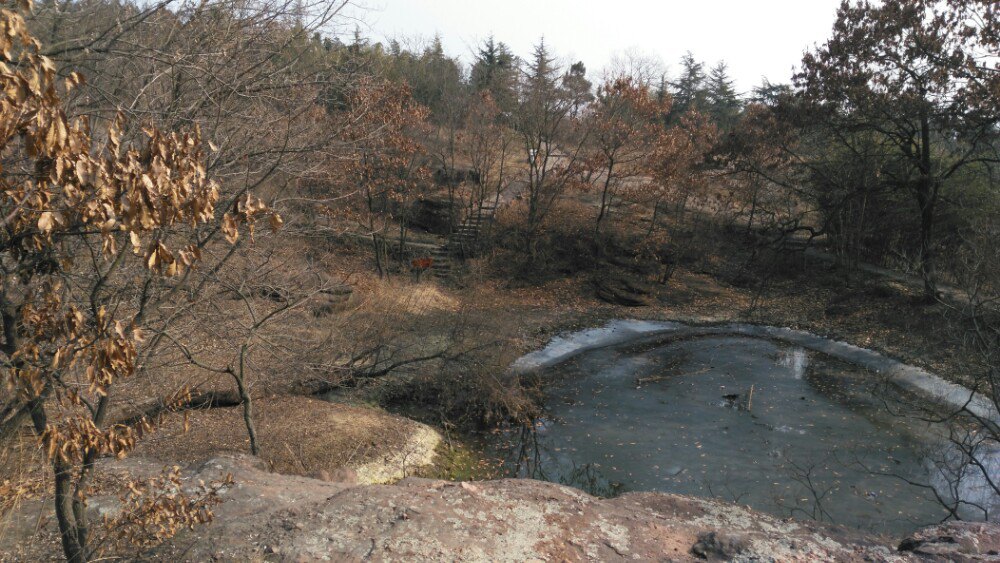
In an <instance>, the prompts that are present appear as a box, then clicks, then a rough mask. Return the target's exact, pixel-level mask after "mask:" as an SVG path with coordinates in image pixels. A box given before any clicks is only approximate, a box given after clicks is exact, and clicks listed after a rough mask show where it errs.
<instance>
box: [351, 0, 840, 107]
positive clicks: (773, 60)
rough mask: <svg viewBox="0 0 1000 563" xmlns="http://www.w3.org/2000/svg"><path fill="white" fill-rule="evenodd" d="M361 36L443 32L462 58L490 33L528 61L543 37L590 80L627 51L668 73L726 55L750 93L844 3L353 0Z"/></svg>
mask: <svg viewBox="0 0 1000 563" xmlns="http://www.w3.org/2000/svg"><path fill="white" fill-rule="evenodd" d="M355 1H356V3H357V4H358V5H359V6H361V8H352V10H351V15H353V16H356V17H359V18H360V21H361V23H360V25H361V29H362V32H363V33H365V34H366V35H368V36H369V37H371V38H372V39H374V40H376V41H384V40H386V39H389V38H399V39H405V38H422V39H424V40H427V39H428V38H431V37H433V36H434V34H435V33H439V34H440V35H441V38H442V41H443V43H444V46H445V50H446V51H447V53H448V54H449V55H452V56H458V57H461V58H462V60H464V61H466V62H468V61H469V60H470V59H471V57H472V54H473V52H474V50H475V48H476V46H477V44H478V43H479V42H480V41H482V40H483V39H485V38H486V37H488V36H489V35H490V34H491V33H492V34H494V35H495V36H496V39H497V40H498V41H503V42H504V43H507V44H508V45H510V46H511V48H512V49H513V50H514V52H515V54H516V55H518V56H520V57H527V56H528V55H529V54H530V53H531V46H532V45H533V44H534V43H536V42H537V41H538V38H539V37H541V36H544V37H545V41H546V43H547V44H548V45H549V46H550V47H551V49H552V50H553V51H554V52H555V54H556V55H558V56H559V57H560V58H561V59H563V60H566V61H570V60H572V61H575V60H582V61H583V62H584V63H585V64H586V65H587V69H588V72H589V73H590V74H591V76H592V77H596V76H598V74H599V70H600V69H602V68H603V67H605V66H606V65H607V64H608V63H609V61H610V60H611V59H612V57H613V56H614V55H616V54H621V53H624V52H626V51H633V52H638V53H642V54H644V55H646V56H655V57H658V58H659V59H661V60H662V61H663V63H664V64H665V65H666V67H667V71H668V73H673V72H675V71H676V69H677V66H678V65H677V61H678V60H679V59H680V57H681V55H683V54H684V52H685V51H688V50H690V51H691V52H693V53H694V54H695V56H696V57H697V58H698V59H699V60H703V61H705V62H706V63H707V64H708V66H712V65H714V64H715V63H716V62H717V61H719V60H721V59H724V60H725V61H726V62H727V63H729V70H730V73H731V74H732V76H733V77H734V78H735V79H736V82H737V87H738V88H739V89H740V90H741V91H746V90H749V89H750V88H752V87H753V86H755V85H757V84H759V83H760V82H761V77H763V76H766V77H767V78H769V79H770V80H771V81H772V82H787V81H789V79H790V78H791V74H792V67H793V66H795V65H797V64H798V62H799V61H800V60H801V58H802V53H803V51H805V50H806V49H808V48H810V47H811V46H813V45H814V44H818V43H822V42H823V41H824V40H825V39H826V38H827V37H828V36H829V35H830V32H831V29H832V26H833V22H834V18H835V16H836V9H837V6H838V5H839V4H840V0H486V1H482V0H355Z"/></svg>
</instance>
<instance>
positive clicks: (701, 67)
mask: <svg viewBox="0 0 1000 563" xmlns="http://www.w3.org/2000/svg"><path fill="white" fill-rule="evenodd" d="M672 86H673V88H674V92H673V94H674V106H673V111H672V112H671V117H672V120H676V119H677V118H679V117H680V116H681V115H683V114H685V113H686V112H687V111H688V110H689V109H691V108H698V109H704V106H705V101H706V97H707V92H706V91H705V64H704V63H701V62H698V61H697V60H696V59H695V58H694V55H693V54H691V52H690V51H688V52H687V53H685V54H684V56H683V57H682V58H681V73H680V76H678V78H677V80H676V81H675V82H673V84H672Z"/></svg>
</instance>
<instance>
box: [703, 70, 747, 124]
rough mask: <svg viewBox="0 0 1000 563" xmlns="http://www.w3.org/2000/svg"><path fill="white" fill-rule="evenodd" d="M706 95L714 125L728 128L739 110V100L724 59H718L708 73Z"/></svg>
mask: <svg viewBox="0 0 1000 563" xmlns="http://www.w3.org/2000/svg"><path fill="white" fill-rule="evenodd" d="M706 97H707V101H708V109H709V112H710V113H711V115H712V118H713V119H714V120H715V123H716V125H718V126H719V128H720V129H722V130H724V131H726V130H729V129H730V128H731V127H732V126H733V124H734V123H735V122H736V118H737V115H738V114H739V112H740V100H739V97H738V96H737V95H736V89H735V88H734V87H733V81H732V79H731V78H730V77H729V69H728V66H727V65H726V63H725V62H724V61H719V63H718V64H717V65H715V66H714V67H713V68H712V70H711V72H710V73H709V76H708V89H707V95H706Z"/></svg>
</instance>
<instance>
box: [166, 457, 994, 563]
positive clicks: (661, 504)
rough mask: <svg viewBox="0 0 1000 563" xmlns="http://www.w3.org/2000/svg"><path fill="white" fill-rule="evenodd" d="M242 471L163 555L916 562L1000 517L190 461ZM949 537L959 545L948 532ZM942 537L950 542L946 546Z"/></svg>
mask: <svg viewBox="0 0 1000 563" xmlns="http://www.w3.org/2000/svg"><path fill="white" fill-rule="evenodd" d="M226 473H231V474H232V475H233V477H234V479H235V481H236V485H234V486H233V487H232V488H230V489H229V490H228V491H226V493H225V495H224V497H225V499H226V500H225V502H224V503H222V504H221V505H220V506H219V507H217V509H216V510H215V512H216V520H215V522H213V523H212V524H210V525H208V526H205V527H202V528H198V529H195V530H194V531H188V532H184V533H182V534H181V535H179V536H177V537H176V538H174V539H173V540H171V541H170V542H169V543H167V544H165V545H163V546H161V547H159V548H158V549H157V551H156V553H154V554H153V555H154V556H155V557H156V558H162V559H169V560H178V561H180V560H194V561H202V560H226V561H230V560H273V561H319V560H331V561H356V560H373V561H491V562H493V561H610V560H629V561H687V560H706V559H707V560H726V561H863V560H868V561H911V560H912V561H916V560H921V561H924V560H928V558H930V560H935V559H939V560H962V561H971V560H981V559H982V560H988V559H990V558H992V557H993V556H992V553H995V551H991V550H994V549H995V548H996V544H997V538H998V535H1000V528H998V526H997V525H995V524H977V525H966V524H954V525H950V526H952V527H946V528H942V529H940V530H937V529H932V530H928V531H926V532H919V533H917V534H915V535H914V536H913V537H912V538H909V539H907V540H904V541H903V545H902V546H899V549H897V546H898V544H899V542H898V541H890V540H888V539H886V538H880V537H876V536H867V535H864V534H862V533H860V532H856V531H852V530H847V529H844V528H840V527H836V526H830V525H825V524H821V523H816V522H805V521H792V520H784V519H780V518H776V517H773V516H768V515H765V514H761V513H758V512H754V511H752V510H750V509H748V508H745V507H741V506H737V505H732V504H727V503H724V502H719V501H713V500H708V499H702V498H695V497H688V496H680V495H670V494H661V493H631V494H626V495H624V496H621V497H618V498H613V499H597V498H594V497H591V496H589V495H586V494H584V493H582V492H580V491H578V490H575V489H571V488H567V487H563V486H560V485H556V484H552V483H544V482H540V481H530V480H501V481H489V482H476V483H452V482H444V481H431V480H426V479H413V478H410V479H405V480H403V481H401V482H399V483H398V484H396V485H376V486H354V485H349V484H343V483H329V482H324V481H319V480H315V479H309V478H304V477H294V476H285V475H279V474H274V473H268V472H265V471H262V470H261V469H260V468H258V467H255V466H254V465H253V462H252V458H246V457H221V458H215V459H213V460H211V461H208V462H206V463H203V464H201V465H200V466H198V467H195V468H193V469H192V470H191V471H190V473H189V475H190V479H191V481H192V482H197V481H198V480H199V479H203V480H206V481H208V480H212V479H214V478H217V477H218V476H221V475H224V474H226ZM942 537H944V538H948V537H951V538H952V539H953V541H946V540H942V539H941V538H942ZM942 545H944V547H941V546H942Z"/></svg>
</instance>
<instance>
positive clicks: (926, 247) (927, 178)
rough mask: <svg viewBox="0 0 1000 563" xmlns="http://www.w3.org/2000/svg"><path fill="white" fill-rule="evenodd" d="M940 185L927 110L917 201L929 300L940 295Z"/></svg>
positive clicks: (922, 130) (922, 127) (922, 122)
mask: <svg viewBox="0 0 1000 563" xmlns="http://www.w3.org/2000/svg"><path fill="white" fill-rule="evenodd" d="M937 188H938V186H937V182H936V180H935V179H934V177H933V169H932V162H931V129H930V120H929V119H928V117H927V115H926V114H924V115H922V116H921V119H920V179H919V180H918V181H917V203H918V204H919V205H920V275H921V277H922V278H923V281H924V297H925V298H926V299H927V300H928V301H934V300H935V299H937V297H938V289H937V284H936V283H935V280H934V256H933V252H934V248H933V242H934V241H933V238H932V237H933V232H934V208H935V206H936V204H937Z"/></svg>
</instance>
